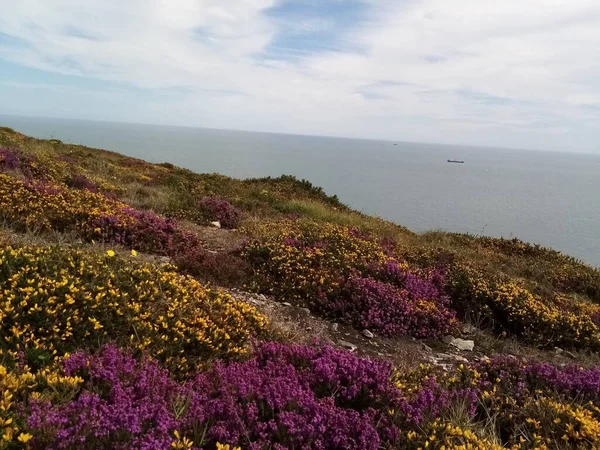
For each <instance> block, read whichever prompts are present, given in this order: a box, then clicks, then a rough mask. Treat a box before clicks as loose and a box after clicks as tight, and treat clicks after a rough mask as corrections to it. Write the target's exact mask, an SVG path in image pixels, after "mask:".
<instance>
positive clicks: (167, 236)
mask: <svg viewBox="0 0 600 450" xmlns="http://www.w3.org/2000/svg"><path fill="white" fill-rule="evenodd" d="M216 222H218V225H219V227H215V223H216ZM0 225H1V226H0V321H1V322H2V327H1V331H0V392H3V393H4V394H3V395H4V397H2V398H0V448H35V449H38V448H39V449H41V448H68V449H71V448H72V449H76V448H94V449H96V448H97V449H112V448H115V449H116V448H123V449H125V448H126V449H134V448H136V449H137V448H148V449H168V448H198V449H199V448H203V449H214V448H218V449H233V448H237V447H240V448H256V449H263V448H265V449H267V448H268V449H270V448H273V449H279V448H339V449H346V448H347V449H353V448H372V449H378V448H409V449H418V448H440V449H441V448H445V449H449V448H481V449H490V448H502V447H503V446H507V447H510V448H518V449H533V448H540V449H541V448H565V449H570V448H573V449H575V448H597V447H598V446H599V445H600V440H598V439H599V438H598V436H600V397H599V396H600V394H599V393H600V368H597V367H596V364H597V361H598V357H597V354H598V351H599V350H600V328H599V327H600V271H599V270H597V269H595V268H593V267H591V266H588V265H586V264H584V263H582V262H580V261H578V260H576V259H574V258H571V257H569V256H566V255H563V254H561V253H559V252H556V251H554V250H551V249H547V248H543V247H540V246H537V245H532V244H527V243H524V242H521V241H519V240H516V239H512V240H505V239H494V238H486V237H476V236H469V235H462V234H454V233H445V232H429V233H424V234H417V233H413V232H411V231H409V230H407V229H406V228H404V227H402V226H399V225H396V224H393V223H391V222H388V221H385V220H382V219H379V218H376V217H371V216H367V215H364V214H361V213H359V212H357V211H353V210H352V209H351V208H349V207H347V206H346V205H343V204H341V203H340V201H339V200H338V199H337V197H335V196H329V195H327V194H326V193H325V192H323V190H322V189H321V188H319V187H316V186H313V185H312V184H311V183H310V182H308V181H305V180H298V179H296V178H294V177H292V176H281V177H279V178H262V179H250V180H236V179H232V178H229V177H225V176H222V175H219V174H196V173H193V172H191V171H189V170H185V169H182V168H178V167H175V166H173V165H172V164H169V163H168V162H165V163H163V164H150V163H147V162H145V161H142V160H138V159H133V158H128V157H126V156H123V155H120V154H117V153H113V152H108V151H104V150H97V149H91V148H87V147H84V146H77V145H67V144H63V143H61V142H60V141H57V140H37V139H33V138H29V137H27V136H24V135H22V134H20V133H18V132H16V131H13V130H11V129H8V128H0ZM256 298H258V299H261V300H259V301H257V300H252V299H256ZM248 299H250V300H252V301H249V300H248ZM261 305H262V306H261ZM264 305H267V306H268V307H263V306H264ZM281 305H283V306H281ZM286 305H290V306H289V308H293V309H291V310H289V311H290V313H291V311H296V312H302V313H303V314H308V315H309V316H310V317H311V318H312V319H311V320H313V322H311V323H314V324H320V325H319V326H322V327H323V329H329V328H330V327H331V328H332V329H335V330H337V329H338V326H340V327H342V328H341V329H342V330H343V333H341V332H340V331H335V332H336V333H338V335H337V337H336V338H334V339H326V338H325V336H323V339H321V341H320V342H312V343H311V344H309V345H306V343H307V342H308V343H310V342H311V341H313V339H312V334H313V333H315V326H316V325H314V324H313V325H311V326H310V327H308V328H307V327H304V328H303V329H302V330H300V328H299V327H298V325H297V324H295V328H294V330H295V331H294V332H293V333H292V332H289V330H287V332H286V330H285V329H282V328H283V326H282V324H283V323H285V324H290V323H294V322H297V320H296V319H295V318H294V317H293V316H289V317H287V318H286V317H283V319H282V316H285V315H286V314H288V313H286V311H288V309H285V308H288V306H286ZM282 307H283V308H284V309H281V308H282ZM257 308H258V309H257ZM282 311H283V313H282ZM332 324H335V325H332ZM286 326H292V325H286ZM298 330H300V331H298ZM465 330H467V331H465ZM340 333H341V334H340ZM329 336H333V334H332V333H329ZM361 336H362V337H361ZM365 336H366V338H365ZM452 336H454V337H459V338H460V337H463V338H464V337H468V339H469V340H471V339H473V340H474V341H475V348H476V352H473V353H470V352H461V353H457V351H456V350H451V347H449V346H448V342H449V341H450V340H451V337H452ZM340 337H342V338H343V339H340ZM359 337H360V338H359ZM411 338H412V339H413V340H411ZM348 340H350V341H351V342H350V343H348V342H347V341H348ZM300 342H302V343H300ZM353 342H354V343H355V344H356V345H355V344H353ZM331 344H334V345H335V344H340V345H341V346H342V347H346V348H348V347H350V348H353V349H354V348H356V347H358V349H357V352H355V353H352V352H350V351H346V350H341V349H336V348H334V347H332V346H331ZM411 346H412V347H411ZM415 346H418V348H419V349H425V350H423V351H419V352H413V353H410V355H411V356H410V357H407V358H406V359H407V360H408V359H410V361H406V362H408V363H409V364H404V362H403V361H399V360H398V358H395V357H393V355H395V354H396V355H397V352H398V351H399V349H403V348H404V349H405V348H409V347H410V348H413V347H415ZM415 348H416V347H415ZM432 348H433V349H438V350H439V351H443V352H445V353H442V355H445V356H443V357H447V358H450V359H452V360H453V363H451V364H437V363H436V359H435V358H433V359H432V357H431V354H427V352H429V353H431V352H433V350H432ZM394 352H396V353H394ZM357 353H358V354H359V355H363V356H359V355H357ZM504 353H510V354H511V355H508V356H507V355H506V354H504ZM406 354H409V353H408V352H406ZM364 355H372V356H376V357H375V358H373V357H367V356H364ZM386 358H387V359H389V361H386V360H385V359H386ZM421 358H422V359H421ZM420 362H423V363H427V362H433V364H424V365H423V364H422V365H420V366H419V363H420ZM556 362H562V363H564V362H568V363H569V364H567V365H565V364H560V365H557V364H555V363H556ZM394 366H395V367H394ZM584 367H585V368H584Z"/></svg>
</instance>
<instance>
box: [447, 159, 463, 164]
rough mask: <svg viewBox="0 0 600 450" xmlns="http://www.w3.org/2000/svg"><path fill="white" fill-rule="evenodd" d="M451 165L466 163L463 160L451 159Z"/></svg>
mask: <svg viewBox="0 0 600 450" xmlns="http://www.w3.org/2000/svg"><path fill="white" fill-rule="evenodd" d="M448 162H450V163H457V164H464V163H465V162H464V161H463V160H462V159H449V160H448Z"/></svg>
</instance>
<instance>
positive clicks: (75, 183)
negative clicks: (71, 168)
mask: <svg viewBox="0 0 600 450" xmlns="http://www.w3.org/2000/svg"><path fill="white" fill-rule="evenodd" d="M67 185H68V186H70V187H72V188H75V189H87V190H88V191H91V192H98V187H97V186H96V183H94V182H93V181H92V180H90V179H89V178H88V177H86V176H85V175H81V174H75V175H72V176H71V178H70V179H69V180H68V181H67Z"/></svg>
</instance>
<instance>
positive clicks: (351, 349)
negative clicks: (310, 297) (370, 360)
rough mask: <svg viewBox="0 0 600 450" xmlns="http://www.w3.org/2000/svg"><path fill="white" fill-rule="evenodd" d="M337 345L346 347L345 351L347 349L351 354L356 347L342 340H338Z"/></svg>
mask: <svg viewBox="0 0 600 450" xmlns="http://www.w3.org/2000/svg"><path fill="white" fill-rule="evenodd" d="M338 344H340V345H341V346H342V347H346V348H347V349H349V350H350V351H351V352H353V351H354V350H356V348H357V347H356V345H354V344H353V343H351V342H348V341H344V340H341V339H340V340H339V341H338Z"/></svg>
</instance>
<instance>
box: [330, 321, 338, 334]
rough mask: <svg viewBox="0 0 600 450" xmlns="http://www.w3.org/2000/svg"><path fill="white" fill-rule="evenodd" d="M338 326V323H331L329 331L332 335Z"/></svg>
mask: <svg viewBox="0 0 600 450" xmlns="http://www.w3.org/2000/svg"><path fill="white" fill-rule="evenodd" d="M339 326H340V324H339V323H332V324H331V331H333V332H334V333H337V330H338V327H339Z"/></svg>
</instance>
